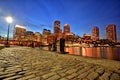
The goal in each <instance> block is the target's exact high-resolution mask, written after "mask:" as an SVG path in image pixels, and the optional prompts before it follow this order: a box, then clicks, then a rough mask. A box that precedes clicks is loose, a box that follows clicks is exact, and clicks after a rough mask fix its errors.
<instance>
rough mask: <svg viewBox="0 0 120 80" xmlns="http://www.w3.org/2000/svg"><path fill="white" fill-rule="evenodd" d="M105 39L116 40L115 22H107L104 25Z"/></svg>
mask: <svg viewBox="0 0 120 80" xmlns="http://www.w3.org/2000/svg"><path fill="white" fill-rule="evenodd" d="M106 39H108V40H110V41H112V42H117V36H116V25H115V24H109V25H107V26H106Z"/></svg>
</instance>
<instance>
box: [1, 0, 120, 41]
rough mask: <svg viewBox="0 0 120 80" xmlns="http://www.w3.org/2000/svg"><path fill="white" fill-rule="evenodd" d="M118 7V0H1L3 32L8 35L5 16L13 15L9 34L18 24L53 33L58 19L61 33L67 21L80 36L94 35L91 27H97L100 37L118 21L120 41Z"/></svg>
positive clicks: (3, 34)
mask: <svg viewBox="0 0 120 80" xmlns="http://www.w3.org/2000/svg"><path fill="white" fill-rule="evenodd" d="M5 4H6V5H7V6H5ZM18 5H20V6H18ZM119 7H120V1H119V0H114V1H109V0H105V1H104V0H101V1H97V0H92V1H88V0H85V1H83V0H57V1H56V0H46V1H44V0H34V1H33V0H25V1H23V0H20V1H18V0H11V1H10V0H6V1H4V0H1V1H0V27H1V30H0V35H2V36H5V35H6V33H7V23H6V21H5V20H4V17H6V16H7V15H10V16H12V17H13V18H14V22H13V23H12V24H11V26H10V35H11V36H10V37H12V35H13V29H14V25H16V24H20V25H23V26H25V27H26V28H27V30H31V31H33V32H40V33H42V30H43V29H44V28H46V29H50V30H51V32H52V33H53V32H54V31H53V28H54V27H53V26H54V24H53V22H54V20H56V19H58V20H60V22H61V25H60V28H61V29H62V32H63V27H64V24H66V23H68V24H69V25H70V28H71V32H73V33H75V34H76V35H79V36H81V37H82V36H83V34H84V33H89V34H91V35H92V27H93V26H98V27H99V29H100V30H99V31H100V38H106V30H105V29H106V25H108V24H115V25H116V28H117V29H116V30H117V40H118V41H120V37H119V36H118V35H119V34H120V29H119V26H120V23H119V21H120V19H119V17H120V15H119V14H120V12H119V11H120V10H119ZM98 9H99V10H98Z"/></svg>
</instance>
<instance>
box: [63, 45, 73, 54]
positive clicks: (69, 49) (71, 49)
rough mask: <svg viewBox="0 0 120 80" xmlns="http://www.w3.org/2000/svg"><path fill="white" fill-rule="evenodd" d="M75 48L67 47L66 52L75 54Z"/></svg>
mask: <svg viewBox="0 0 120 80" xmlns="http://www.w3.org/2000/svg"><path fill="white" fill-rule="evenodd" d="M73 48H74V47H65V52H69V54H74V53H75V52H74V50H73Z"/></svg>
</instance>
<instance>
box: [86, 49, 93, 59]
mask: <svg viewBox="0 0 120 80" xmlns="http://www.w3.org/2000/svg"><path fill="white" fill-rule="evenodd" d="M86 56H88V57H93V55H92V48H86Z"/></svg>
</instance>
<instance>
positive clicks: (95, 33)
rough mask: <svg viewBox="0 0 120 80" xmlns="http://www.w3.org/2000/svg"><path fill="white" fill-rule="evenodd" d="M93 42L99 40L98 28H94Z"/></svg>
mask: <svg viewBox="0 0 120 80" xmlns="http://www.w3.org/2000/svg"><path fill="white" fill-rule="evenodd" d="M92 40H93V41H97V40H99V28H98V27H97V26H93V27H92Z"/></svg>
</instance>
